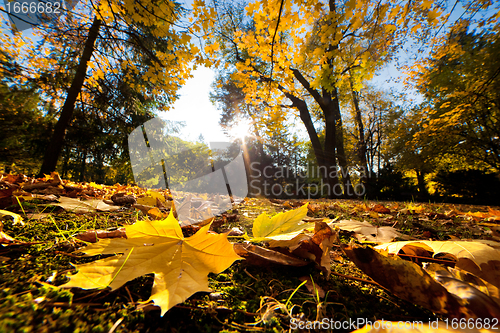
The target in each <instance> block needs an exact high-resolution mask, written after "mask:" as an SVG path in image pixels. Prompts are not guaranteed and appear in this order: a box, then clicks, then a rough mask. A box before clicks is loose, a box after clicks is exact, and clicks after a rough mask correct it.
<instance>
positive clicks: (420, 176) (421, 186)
mask: <svg viewBox="0 0 500 333" xmlns="http://www.w3.org/2000/svg"><path fill="white" fill-rule="evenodd" d="M415 171H416V173H417V185H418V199H419V200H427V199H429V192H427V188H426V186H425V178H424V177H425V174H424V172H422V171H420V170H415Z"/></svg>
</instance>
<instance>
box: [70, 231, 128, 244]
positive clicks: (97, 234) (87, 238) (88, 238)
mask: <svg viewBox="0 0 500 333" xmlns="http://www.w3.org/2000/svg"><path fill="white" fill-rule="evenodd" d="M75 238H77V239H79V240H82V241H84V242H89V243H95V242H97V240H98V239H99V238H100V239H103V238H127V234H126V232H125V229H124V228H119V229H116V230H87V231H84V232H81V233H79V234H78V235H76V236H75Z"/></svg>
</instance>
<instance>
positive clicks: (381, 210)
mask: <svg viewBox="0 0 500 333" xmlns="http://www.w3.org/2000/svg"><path fill="white" fill-rule="evenodd" d="M370 209H371V210H372V211H374V212H377V213H380V214H390V213H391V210H390V209H389V208H387V207H385V206H384V205H381V204H376V205H373V206H372V207H371V208H370Z"/></svg>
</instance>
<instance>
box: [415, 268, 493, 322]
mask: <svg viewBox="0 0 500 333" xmlns="http://www.w3.org/2000/svg"><path fill="white" fill-rule="evenodd" d="M424 269H425V271H426V272H427V273H429V275H431V276H432V278H433V279H434V280H435V281H437V282H438V283H440V284H441V285H442V286H443V287H445V288H446V290H448V292H449V293H451V294H452V295H454V296H456V297H457V298H458V299H459V300H460V302H461V303H462V304H463V305H464V306H466V307H468V308H470V309H471V310H472V311H473V312H474V314H475V315H476V317H477V318H500V306H499V304H498V303H497V302H498V301H499V300H498V299H493V297H491V296H490V295H489V292H488V288H487V287H486V285H485V284H484V282H481V281H480V279H479V278H476V279H474V276H471V275H470V276H468V279H469V281H463V278H464V277H467V276H466V275H465V276H463V275H461V274H459V273H457V272H455V273H456V274H453V273H452V271H451V270H450V268H448V269H447V268H446V267H444V266H441V265H438V264H435V263H429V264H426V265H424ZM481 284H482V286H481ZM482 287H484V288H482ZM481 289H483V290H481ZM495 292H496V294H498V289H497V290H495Z"/></svg>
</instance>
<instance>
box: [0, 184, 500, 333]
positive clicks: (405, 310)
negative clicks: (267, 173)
mask: <svg viewBox="0 0 500 333" xmlns="http://www.w3.org/2000/svg"><path fill="white" fill-rule="evenodd" d="M27 181H28V180H27V179H25V178H23V179H20V178H18V179H16V178H15V177H12V176H10V178H6V177H4V178H3V179H2V181H1V182H2V183H1V184H0V185H1V186H2V187H1V188H0V202H2V206H3V208H1V209H2V211H1V212H2V213H1V214H2V215H3V217H0V218H1V219H2V224H3V233H1V232H2V230H0V241H1V242H2V243H3V244H2V245H1V246H0V263H1V264H0V286H1V288H0V332H220V331H225V332H233V331H235V332H236V331H259V332H283V331H289V330H292V331H293V328H295V327H296V325H295V324H294V323H293V322H292V321H291V318H292V317H293V318H296V319H297V320H298V319H300V320H301V321H303V322H307V321H310V322H312V321H315V320H317V321H322V320H324V319H325V318H327V319H328V320H329V321H331V322H339V323H341V322H347V321H351V322H352V321H357V320H361V319H362V320H372V321H373V320H377V319H384V320H391V321H423V322H425V323H427V322H429V321H432V320H435V319H437V318H443V317H442V316H439V315H436V314H435V313H433V312H432V311H430V310H427V309H425V308H424V307H421V306H419V305H415V304H413V303H410V302H408V301H405V300H403V299H400V298H398V297H396V296H394V295H393V294H392V293H391V292H389V291H388V290H387V289H386V288H383V287H382V286H380V285H378V284H377V283H376V282H373V280H372V279H371V278H370V277H369V276H367V275H365V274H364V273H363V272H362V271H361V270H360V269H359V268H358V267H357V266H356V265H355V264H354V263H353V261H351V260H350V259H349V257H348V256H347V255H346V254H345V253H344V252H343V251H342V244H348V243H353V242H355V243H359V242H361V243H366V242H368V243H370V235H369V234H365V235H364V234H363V232H353V231H346V230H343V229H340V230H339V234H338V236H339V237H338V241H337V243H336V244H333V245H332V247H331V252H330V258H331V274H330V275H328V276H327V274H325V270H322V269H320V267H318V265H317V264H316V263H315V262H311V264H308V265H305V266H302V267H293V266H287V265H280V264H272V263H268V264H262V263H260V264H254V263H252V262H251V261H246V260H240V261H236V262H235V263H234V264H232V265H231V266H230V268H228V269H227V270H225V271H224V272H223V273H221V274H218V275H216V274H210V275H209V286H210V288H211V289H212V290H213V292H211V293H203V292H198V293H195V294H194V295H192V296H191V297H190V298H189V299H188V300H186V301H185V302H184V303H181V304H178V305H176V306H174V307H173V308H172V309H170V310H169V311H168V312H167V313H166V314H165V315H164V316H163V317H161V316H160V310H159V308H158V307H156V306H152V305H150V304H143V303H141V301H145V300H147V299H148V298H149V296H150V294H151V287H152V285H153V275H152V274H149V275H146V276H143V277H140V278H137V279H134V280H132V281H130V282H128V283H126V284H125V285H124V286H123V287H121V288H118V289H116V290H113V291H111V290H110V289H103V290H83V289H77V288H72V289H60V288H58V287H56V286H58V285H61V284H63V283H65V282H66V281H67V277H66V275H67V274H69V273H71V272H74V271H75V269H74V267H73V266H72V264H79V263H83V262H89V258H81V257H79V256H76V255H74V254H73V253H72V252H74V251H77V250H79V249H81V248H82V247H83V246H84V245H85V243H84V242H82V241H81V240H80V239H79V238H77V237H76V235H78V234H81V233H82V232H84V231H86V230H108V231H113V230H118V229H119V228H121V227H123V226H125V225H130V224H133V223H135V222H136V221H138V220H145V219H151V216H150V215H151V214H149V215H148V212H147V211H146V213H144V212H143V211H141V210H140V209H137V208H136V207H132V206H131V205H130V204H126V203H123V204H122V207H121V208H120V209H119V210H115V211H105V210H106V209H103V210H104V211H99V210H95V209H88V210H87V211H85V210H81V209H80V210H78V209H77V210H75V209H73V211H72V209H71V206H70V204H69V203H68V202H63V201H62V200H60V199H61V198H64V197H73V198H80V199H83V198H88V199H96V198H98V199H99V200H102V199H110V198H111V197H112V195H113V194H115V193H117V192H127V193H128V194H130V195H132V196H134V197H135V198H141V197H147V196H148V193H151V192H146V191H144V190H140V189H138V188H131V187H124V186H109V187H108V186H101V185H98V184H93V183H91V184H81V183H80V184H77V183H70V182H66V181H64V182H63V181H62V180H60V179H59V178H58V177H54V178H52V179H50V178H48V179H45V180H39V181H34V182H33V181H32V180H29V182H30V183H33V184H31V187H30V186H26V185H23V184H26V182H27ZM36 184H39V186H38V187H37V186H33V185H36ZM43 184H46V185H47V184H50V185H49V186H43ZM14 185H15V186H14ZM43 191H45V192H43ZM36 192H38V194H36ZM159 193H162V194H164V195H165V196H166V197H167V199H168V195H167V194H165V192H164V191H163V192H159ZM51 196H52V197H51ZM115 199H116V198H115ZM306 202H309V206H308V213H307V217H308V218H309V219H310V220H322V221H331V220H335V221H343V220H355V221H360V222H362V221H367V222H369V223H370V224H372V225H373V226H376V227H391V228H394V229H395V230H397V231H398V232H399V233H400V237H398V238H399V239H403V240H434V241H441V240H451V241H453V240H459V239H484V240H492V241H499V240H500V238H499V237H500V217H499V216H497V215H498V208H494V207H485V206H464V205H449V204H441V203H439V204H438V203H436V204H434V203H417V202H380V201H377V202H374V201H358V200H319V199H318V200H269V199H246V200H245V201H244V202H243V203H241V204H239V205H238V206H236V207H234V208H233V210H232V211H229V212H228V213H227V214H224V215H222V216H217V217H216V218H215V220H214V221H213V223H212V226H211V228H212V230H213V231H215V232H225V231H227V230H230V229H232V228H238V229H239V230H241V231H243V232H247V233H248V234H249V235H250V236H251V233H252V223H253V221H254V220H255V218H256V217H257V216H258V215H260V214H261V213H267V214H269V215H270V216H272V215H274V214H276V213H279V212H283V211H288V210H291V209H293V208H295V207H299V206H300V205H302V204H304V203H306ZM160 206H161V204H160ZM382 207H383V208H384V209H382ZM6 212H12V213H17V214H19V215H20V216H21V218H22V220H21V219H19V218H18V217H16V216H10V215H8V214H7V213H6ZM183 232H185V233H190V231H189V230H187V229H183ZM372 236H373V235H372ZM10 237H11V238H12V239H11V238H10ZM229 240H230V241H231V242H241V241H243V238H242V237H230V238H229ZM396 240H397V239H396ZM260 245H262V246H265V244H264V243H262V244H260ZM304 279H309V280H310V281H312V282H313V285H314V286H315V287H316V289H314V288H313V289H311V288H310V283H308V284H306V285H302V286H301V283H302V281H304ZM299 286H300V287H299ZM314 290H316V291H318V290H320V291H321V293H323V292H324V295H319V294H318V293H315V292H314ZM358 324H361V326H360V327H362V326H363V322H358ZM360 327H359V328H360ZM356 328H357V327H356ZM353 330H354V329H353V326H352V325H351V326H345V327H343V328H342V329H340V330H338V331H345V332H350V331H353ZM303 331H304V332H308V331H310V332H313V331H314V329H305V330H303ZM318 331H325V330H318ZM336 331H337V330H336Z"/></svg>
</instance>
